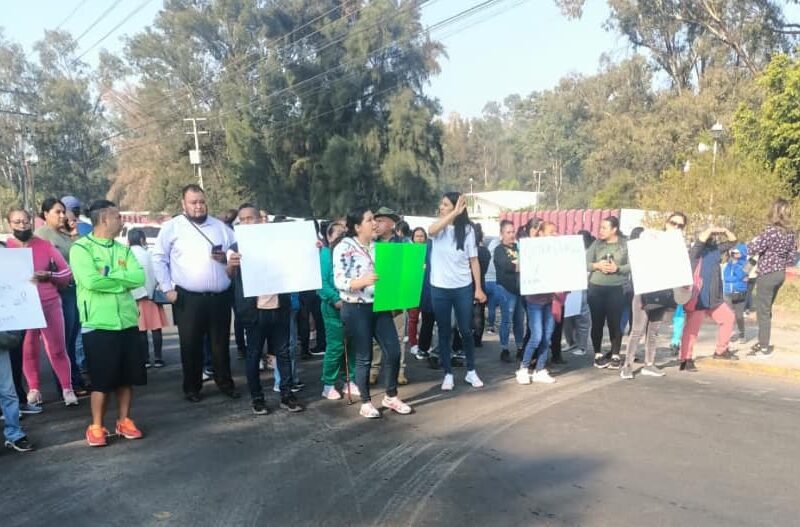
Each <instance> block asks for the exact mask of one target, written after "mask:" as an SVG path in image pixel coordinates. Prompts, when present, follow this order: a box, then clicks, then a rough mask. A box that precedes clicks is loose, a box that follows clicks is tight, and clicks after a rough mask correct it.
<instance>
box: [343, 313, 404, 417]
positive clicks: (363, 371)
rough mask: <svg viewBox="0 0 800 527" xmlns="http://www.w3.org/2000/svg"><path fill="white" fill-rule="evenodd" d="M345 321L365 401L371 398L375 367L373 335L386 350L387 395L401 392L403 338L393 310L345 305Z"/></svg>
mask: <svg viewBox="0 0 800 527" xmlns="http://www.w3.org/2000/svg"><path fill="white" fill-rule="evenodd" d="M341 313H342V324H343V325H344V334H345V338H346V339H347V344H348V346H349V349H350V350H351V351H352V352H353V353H354V354H355V356H356V384H357V385H358V390H359V391H360V392H361V400H362V401H363V402H365V403H366V402H369V401H370V395H369V371H370V368H371V367H372V339H373V338H375V340H377V341H378V344H379V345H380V347H381V351H382V352H383V358H382V359H381V364H382V365H383V368H384V379H386V395H388V396H389V397H394V396H396V395H397V376H398V375H399V373H400V340H399V338H398V336H397V330H396V329H395V327H394V319H393V318H392V313H391V311H380V312H377V313H376V312H373V311H372V304H350V303H347V302H345V303H344V305H343V306H342V311H341Z"/></svg>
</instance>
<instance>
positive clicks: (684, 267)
mask: <svg viewBox="0 0 800 527" xmlns="http://www.w3.org/2000/svg"><path fill="white" fill-rule="evenodd" d="M628 260H629V261H630V264H631V276H632V278H633V292H634V293H635V294H637V295H641V294H643V293H652V292H653V291H662V290H664V289H673V288H675V287H684V286H688V285H691V284H692V282H693V278H692V269H691V265H690V264H689V252H688V251H687V249H686V244H685V242H684V241H683V236H681V233H680V232H678V231H644V232H643V233H642V236H641V237H640V238H639V239H637V240H630V241H629V242H628Z"/></svg>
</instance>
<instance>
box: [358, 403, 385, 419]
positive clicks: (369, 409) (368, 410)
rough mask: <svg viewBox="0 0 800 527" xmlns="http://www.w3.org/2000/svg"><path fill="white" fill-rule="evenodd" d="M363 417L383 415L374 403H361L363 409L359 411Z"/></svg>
mask: <svg viewBox="0 0 800 527" xmlns="http://www.w3.org/2000/svg"><path fill="white" fill-rule="evenodd" d="M358 413H359V414H361V416H362V417H366V418H367V419H377V418H378V417H380V416H381V413H380V412H379V411H378V410H376V409H375V407H374V406H372V403H364V404H362V405H361V410H359V411H358Z"/></svg>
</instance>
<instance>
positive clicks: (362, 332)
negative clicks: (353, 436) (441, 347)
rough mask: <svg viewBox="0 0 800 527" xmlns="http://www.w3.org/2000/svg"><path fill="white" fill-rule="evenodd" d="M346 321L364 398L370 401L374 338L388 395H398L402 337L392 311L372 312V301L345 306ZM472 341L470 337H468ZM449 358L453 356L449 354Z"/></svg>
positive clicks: (346, 329) (363, 400) (346, 330)
mask: <svg viewBox="0 0 800 527" xmlns="http://www.w3.org/2000/svg"><path fill="white" fill-rule="evenodd" d="M341 313H342V324H343V326H344V334H345V338H346V339H347V344H348V345H349V349H348V352H352V353H353V354H354V355H355V357H356V384H357V385H358V391H359V392H361V401H362V402H365V403H366V402H369V401H370V394H369V370H370V369H371V368H372V339H373V338H374V339H375V340H377V341H378V344H379V345H380V347H381V351H382V352H383V357H382V359H381V363H382V364H383V368H384V369H385V370H386V371H385V375H384V378H385V379H386V395H387V396H389V397H395V396H397V377H398V375H399V374H400V339H399V337H398V336H397V329H396V328H395V327H394V318H393V317H392V313H391V311H379V312H374V311H372V304H351V303H348V302H345V303H344V305H343V306H342V311H341ZM467 340H469V339H467ZM448 357H449V355H448Z"/></svg>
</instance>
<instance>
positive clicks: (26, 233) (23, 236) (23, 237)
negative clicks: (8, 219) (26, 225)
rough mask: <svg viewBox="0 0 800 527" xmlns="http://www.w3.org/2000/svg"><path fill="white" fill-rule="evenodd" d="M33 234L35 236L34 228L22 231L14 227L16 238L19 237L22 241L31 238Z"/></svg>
mask: <svg viewBox="0 0 800 527" xmlns="http://www.w3.org/2000/svg"><path fill="white" fill-rule="evenodd" d="M31 236H33V229H24V230H21V231H18V230H16V229H14V238H16V239H18V240H19V241H21V242H22V243H25V242H27V241H28V240H30V239H31Z"/></svg>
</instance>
